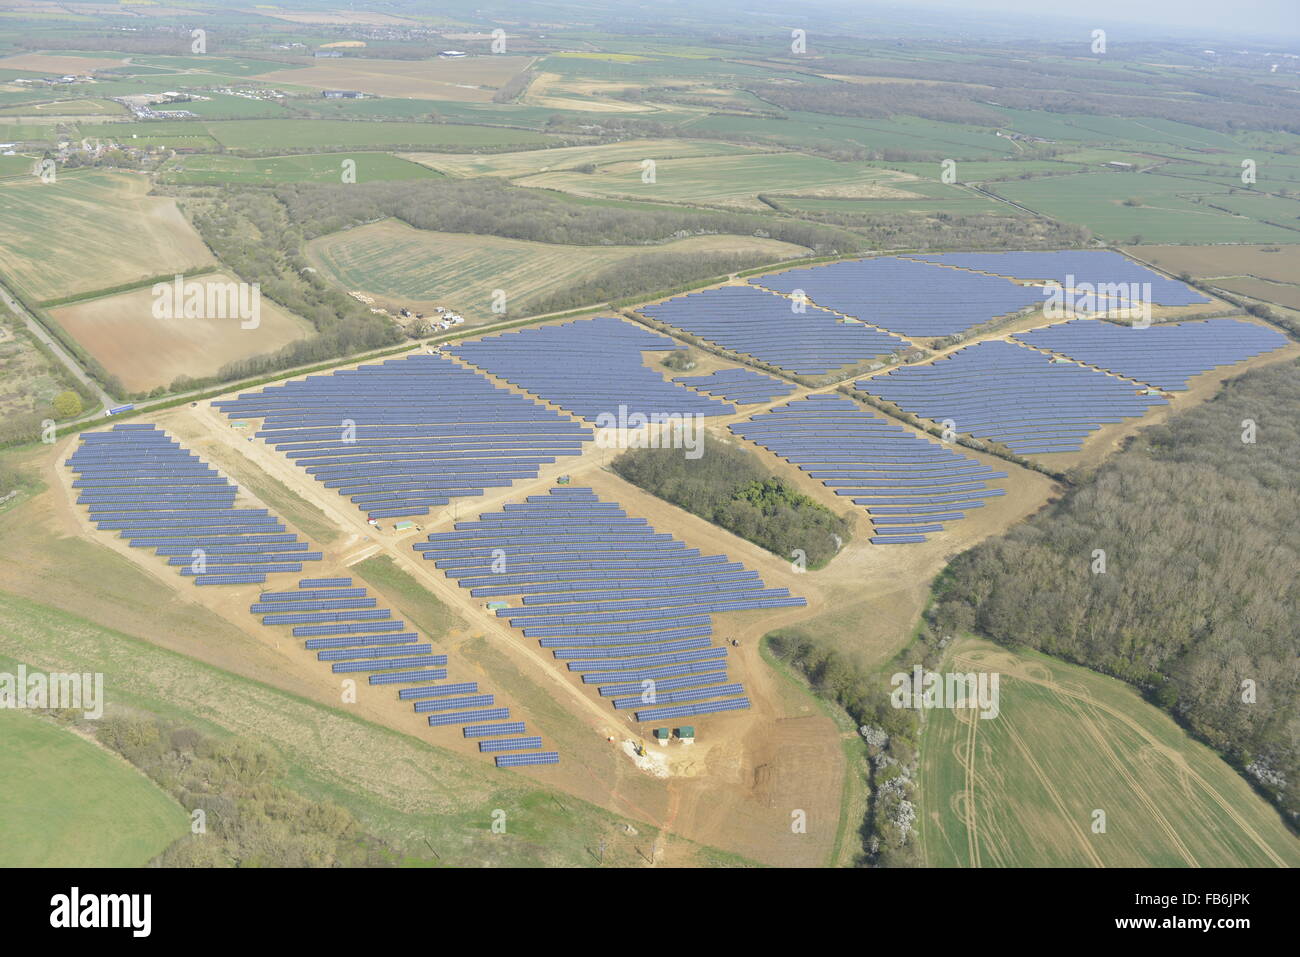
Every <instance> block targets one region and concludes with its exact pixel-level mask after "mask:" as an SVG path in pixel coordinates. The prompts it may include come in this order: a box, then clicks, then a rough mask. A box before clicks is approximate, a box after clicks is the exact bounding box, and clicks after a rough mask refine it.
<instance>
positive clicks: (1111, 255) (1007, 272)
mask: <svg viewBox="0 0 1300 957" xmlns="http://www.w3.org/2000/svg"><path fill="white" fill-rule="evenodd" d="M907 258H908V259H913V260H918V261H923V262H928V263H941V264H943V265H947V266H955V267H957V268H959V269H966V270H975V271H977V272H983V273H991V274H993V275H996V276H1010V277H1013V278H1015V279H1021V280H1038V281H1047V280H1055V281H1056V282H1058V283H1061V284H1062V285H1067V283H1066V281H1067V279H1070V278H1073V280H1074V281H1073V283H1070V284H1069V288H1079V285H1080V284H1082V283H1087V284H1089V285H1090V286H1092V287H1093V288H1094V290H1095V289H1096V287H1099V286H1103V285H1107V286H1109V285H1114V284H1123V285H1132V284H1135V283H1136V284H1137V285H1138V286H1139V287H1140V286H1142V285H1144V284H1146V283H1150V285H1151V297H1150V301H1151V302H1154V303H1157V304H1159V305H1162V306H1190V305H1197V304H1203V303H1207V302H1209V301H1210V300H1209V299H1207V298H1205V297H1204V296H1202V295H1201V294H1200V293H1198V292H1197V291H1196V290H1195V289H1192V288H1191V287H1189V286H1187V285H1185V284H1184V283H1181V282H1178V281H1177V280H1174V279H1169V278H1167V277H1165V276H1162V275H1160V274H1159V273H1157V272H1154V271H1152V270H1150V269H1148V268H1146V267H1145V266H1142V265H1139V264H1138V263H1135V262H1133V260H1131V259H1129V258H1128V257H1127V256H1124V255H1121V254H1120V253H1117V252H1115V251H1114V250H1111V249H1063V250H1059V251H1056V252H1010V253H944V254H942V255H933V256H911V255H909V256H908V257H907Z"/></svg>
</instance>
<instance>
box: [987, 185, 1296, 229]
mask: <svg viewBox="0 0 1300 957" xmlns="http://www.w3.org/2000/svg"><path fill="white" fill-rule="evenodd" d="M994 189H995V191H996V192H997V193H998V194H1000V195H1002V196H1005V197H1007V198H1008V199H1010V200H1012V201H1013V202H1016V203H1020V204H1022V205H1024V206H1028V207H1029V208H1030V209H1033V210H1035V211H1037V212H1040V213H1043V214H1045V215H1047V216H1051V217H1052V218H1054V219H1059V220H1063V221H1065V222H1070V223H1078V224H1080V225H1082V226H1086V227H1088V228H1089V229H1091V230H1092V231H1093V232H1094V233H1096V234H1097V235H1098V236H1100V237H1102V238H1103V239H1108V240H1112V241H1126V240H1129V239H1131V238H1132V237H1134V236H1141V237H1142V241H1143V242H1147V243H1223V242H1242V243H1250V242H1258V243H1266V242H1284V243H1294V242H1296V241H1298V240H1300V232H1297V231H1295V230H1290V229H1284V228H1282V227H1280V226H1273V225H1270V224H1269V223H1265V222H1260V221H1259V220H1258V219H1252V218H1248V217H1247V216H1245V215H1233V214H1232V213H1229V212H1224V211H1222V210H1219V209H1214V208H1212V205H1211V204H1213V205H1219V206H1228V205H1231V202H1232V200H1233V198H1232V197H1230V196H1229V195H1228V192H1227V189H1226V188H1225V187H1222V186H1217V185H1215V184H1212V183H1206V182H1196V181H1193V180H1186V179H1179V178H1176V177H1172V176H1161V175H1159V174H1156V173H1080V174H1076V175H1071V176H1052V177H1048V178H1045V179H1033V180H1013V181H1009V182H1005V183H998V184H996V186H995V187H994ZM1128 199H1135V200H1138V201H1139V202H1140V203H1141V205H1138V206H1127V205H1125V200H1128ZM1243 208H1244V207H1243ZM1252 211H1253V210H1252ZM1293 215H1294V214H1293Z"/></svg>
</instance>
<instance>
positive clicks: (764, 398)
mask: <svg viewBox="0 0 1300 957" xmlns="http://www.w3.org/2000/svg"><path fill="white" fill-rule="evenodd" d="M673 381H674V382H680V383H681V384H682V385H684V386H689V387H690V388H692V389H695V390H696V391H698V392H707V393H708V394H709V395H714V396H718V397H720V398H723V399H726V400H727V401H728V402H734V403H736V404H737V405H752V404H753V403H755V402H771V401H772V400H773V399H779V398H781V397H782V396H787V395H789V394H790V393H791V392H793V391H794V390H795V386H794V385H793V384H791V383H789V382H786V381H784V380H783V379H778V378H775V377H774V376H770V375H766V374H765V373H762V372H759V371H757V370H756V369H744V368H733V369H719V370H718V371H717V372H711V373H709V374H708V375H696V376H677V377H676V378H675V379H673Z"/></svg>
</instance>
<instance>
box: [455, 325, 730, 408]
mask: <svg viewBox="0 0 1300 957" xmlns="http://www.w3.org/2000/svg"><path fill="white" fill-rule="evenodd" d="M682 348H684V346H681V345H679V344H678V343H676V342H674V341H673V340H672V339H669V338H668V337H667V336H661V335H659V334H658V333H654V332H651V331H650V330H648V329H645V328H644V327H642V326H638V325H635V324H633V323H630V322H625V321H624V320H622V319H617V318H614V317H613V316H599V317H597V318H595V319H575V320H573V321H572V322H564V323H560V324H558V325H553V326H535V327H533V328H531V329H520V330H517V331H513V332H503V333H501V334H500V335H496V336H488V337H487V338H485V339H480V340H478V341H476V342H465V343H460V344H458V345H455V346H449V347H447V351H448V352H450V353H451V354H453V355H456V356H459V357H460V358H462V359H464V360H465V361H466V362H469V363H471V364H473V365H475V366H478V368H480V369H483V370H485V371H486V372H489V373H491V374H492V375H494V376H497V377H498V378H500V379H504V380H506V381H507V382H509V383H511V384H513V385H516V386H518V387H519V388H521V389H525V390H527V391H528V392H531V393H532V394H533V395H537V396H541V397H542V398H543V399H545V400H546V401H548V402H552V403H554V404H555V405H558V406H560V407H561V408H564V409H567V410H568V411H570V412H572V413H573V414H574V415H578V416H581V417H582V418H584V419H587V420H589V421H594V420H595V419H596V417H597V416H599V415H601V414H602V413H608V414H611V415H614V416H617V415H618V414H619V406H625V407H626V409H627V413H628V414H633V413H639V414H643V415H652V414H656V413H658V414H672V413H680V414H683V415H690V414H695V413H699V414H700V415H730V414H731V413H733V412H735V411H736V410H735V408H733V407H732V406H730V405H727V404H726V403H724V402H719V401H717V400H716V399H708V398H705V397H704V396H702V395H699V394H697V393H695V392H692V391H690V390H689V389H683V388H682V387H681V386H678V385H674V384H672V383H671V382H667V381H665V379H664V377H663V376H662V375H660V374H659V373H657V372H655V371H654V370H653V369H650V368H648V367H646V366H645V365H644V364H643V355H642V353H645V352H665V351H671V350H674V349H682Z"/></svg>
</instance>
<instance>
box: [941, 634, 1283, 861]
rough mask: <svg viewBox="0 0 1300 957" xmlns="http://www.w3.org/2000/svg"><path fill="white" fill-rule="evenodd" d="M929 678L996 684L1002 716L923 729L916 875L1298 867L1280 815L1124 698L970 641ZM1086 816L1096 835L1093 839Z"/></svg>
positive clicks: (1103, 685)
mask: <svg viewBox="0 0 1300 957" xmlns="http://www.w3.org/2000/svg"><path fill="white" fill-rule="evenodd" d="M941 670H943V671H958V672H970V671H974V672H997V673H999V674H1000V675H1001V678H1000V682H1001V687H1000V713H999V714H998V716H997V717H995V718H990V719H980V718H977V717H972V715H974V714H975V712H972V711H970V710H961V711H957V710H941V709H936V710H933V711H930V712H929V713H928V714H927V716H926V723H925V729H924V732H923V735H924V736H923V739H922V742H921V754H922V756H923V757H922V764H921V772H920V807H919V808H918V811H917V817H918V826H919V828H920V834H921V840H922V849H923V851H924V854H925V862H926V863H927V864H928V865H930V866H935V867H969V866H972V865H974V866H982V867H1051V866H1055V867H1274V866H1295V865H1297V864H1300V841H1298V840H1297V839H1296V837H1295V836H1294V835H1293V834H1291V833H1290V832H1289V831H1288V830H1287V828H1286V826H1285V824H1284V823H1283V821H1282V819H1281V817H1280V815H1279V814H1278V812H1277V811H1276V810H1274V809H1273V808H1272V807H1271V806H1270V805H1269V804H1267V803H1266V802H1265V801H1264V800H1263V798H1261V797H1259V796H1258V795H1257V794H1255V792H1254V791H1252V790H1251V789H1250V786H1249V785H1247V784H1246V782H1245V781H1244V780H1243V779H1242V778H1241V776H1240V775H1239V774H1238V773H1237V772H1236V771H1234V770H1233V769H1232V768H1231V767H1229V766H1228V765H1227V764H1226V763H1225V762H1224V761H1223V760H1222V759H1221V758H1219V757H1218V756H1217V755H1216V754H1214V753H1213V752H1212V751H1211V750H1210V749H1209V748H1207V747H1206V746H1205V745H1202V744H1200V743H1198V742H1196V741H1193V740H1192V739H1191V738H1190V737H1188V735H1187V734H1186V733H1185V732H1184V731H1183V730H1182V729H1181V728H1179V727H1178V726H1177V725H1176V724H1175V723H1174V722H1173V720H1172V719H1171V718H1169V717H1168V716H1167V715H1165V714H1164V713H1162V712H1161V711H1159V710H1157V709H1156V708H1155V707H1154V706H1153V705H1150V704H1147V703H1146V702H1145V701H1143V700H1142V699H1141V698H1140V697H1139V696H1138V694H1137V692H1136V691H1134V690H1133V689H1132V688H1131V687H1130V686H1129V685H1126V684H1124V683H1122V682H1120V681H1118V680H1116V679H1114V678H1108V677H1105V676H1104V675H1099V674H1097V673H1095V672H1092V671H1089V670H1087V669H1085V668H1080V667H1077V666H1075V665H1069V664H1065V663H1063V662H1060V661H1057V660H1055V659H1052V658H1049V657H1047V656H1045V655H1039V654H1036V653H1025V654H1017V653H1012V652H1009V651H1007V650H1005V649H1003V648H1000V647H998V646H996V645H994V644H992V643H990V642H984V641H973V640H969V641H961V642H959V643H958V644H956V645H955V646H954V650H953V652H952V653H951V654H950V655H949V657H948V659H947V660H946V661H945V663H944V666H943V668H942V669H941ZM1097 810H1100V811H1102V812H1104V813H1105V818H1106V821H1105V825H1106V829H1105V833H1093V830H1092V823H1093V819H1094V818H1093V814H1094V811H1097Z"/></svg>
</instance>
